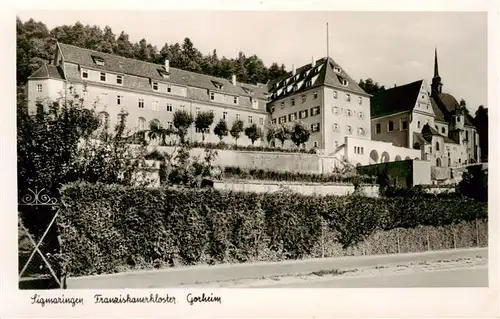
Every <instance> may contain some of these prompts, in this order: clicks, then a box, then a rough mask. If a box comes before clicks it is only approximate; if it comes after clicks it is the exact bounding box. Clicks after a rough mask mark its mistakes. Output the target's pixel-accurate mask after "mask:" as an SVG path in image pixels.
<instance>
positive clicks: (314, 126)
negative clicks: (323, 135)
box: [311, 123, 319, 132]
mask: <svg viewBox="0 0 500 319" xmlns="http://www.w3.org/2000/svg"><path fill="white" fill-rule="evenodd" d="M318 131H319V123H315V124H311V132H318Z"/></svg>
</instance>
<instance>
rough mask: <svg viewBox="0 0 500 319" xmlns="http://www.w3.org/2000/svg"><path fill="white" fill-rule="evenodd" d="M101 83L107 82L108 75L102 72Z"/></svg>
mask: <svg viewBox="0 0 500 319" xmlns="http://www.w3.org/2000/svg"><path fill="white" fill-rule="evenodd" d="M101 81H102V82H106V73H104V72H101Z"/></svg>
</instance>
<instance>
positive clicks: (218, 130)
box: [214, 119, 229, 142]
mask: <svg viewBox="0 0 500 319" xmlns="http://www.w3.org/2000/svg"><path fill="white" fill-rule="evenodd" d="M228 133H229V129H228V127H227V123H226V121H225V120H224V119H220V121H219V123H217V125H216V126H215V127H214V134H215V135H217V136H218V137H219V140H220V141H221V142H222V139H223V138H224V136H227V135H228Z"/></svg>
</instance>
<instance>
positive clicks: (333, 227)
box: [58, 183, 487, 276]
mask: <svg viewBox="0 0 500 319" xmlns="http://www.w3.org/2000/svg"><path fill="white" fill-rule="evenodd" d="M486 218H487V206H486V204H485V203H481V202H477V201H473V200H467V199H460V200H443V199H437V198H428V197H425V198H410V199H408V198H398V197H395V198H381V199H376V198H368V197H358V196H322V197H319V196H305V195H299V194H293V193H286V192H283V193H268V194H255V193H238V192H228V191H222V192H221V191H216V190H213V189H205V190H200V189H180V188H179V189H175V188H161V189H147V188H139V187H126V186H119V185H103V184H87V183H75V184H70V185H66V186H65V187H63V189H62V205H61V210H60V215H59V219H58V226H59V227H60V230H61V238H62V243H63V244H62V246H63V247H62V250H63V255H64V257H63V258H62V260H64V262H65V267H66V271H67V272H68V273H69V274H70V275H72V276H75V275H91V274H101V273H113V272H120V271H125V270H128V269H133V268H149V267H150V265H152V264H154V265H155V266H157V267H164V266H176V265H179V264H181V265H194V264H215V263H227V262H247V261H256V260H283V259H299V258H305V257H308V256H311V254H312V250H313V248H314V247H315V245H316V244H317V242H319V241H320V237H321V236H322V231H323V229H324V228H325V227H326V228H327V229H328V230H329V231H330V232H331V233H332V234H334V235H333V238H334V240H335V241H336V242H337V243H339V244H341V245H342V246H343V247H344V248H345V247H354V246H356V244H357V243H359V242H360V241H362V240H363V239H364V238H366V237H367V236H369V235H371V234H372V233H373V232H374V231H376V230H389V229H393V228H396V227H403V228H412V227H416V226H418V225H431V226H440V225H448V224H452V223H458V222H461V221H471V220H477V219H486Z"/></svg>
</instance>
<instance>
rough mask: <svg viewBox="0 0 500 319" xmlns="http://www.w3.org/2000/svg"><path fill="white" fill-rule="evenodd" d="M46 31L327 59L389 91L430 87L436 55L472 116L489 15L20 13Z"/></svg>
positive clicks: (298, 62)
mask: <svg viewBox="0 0 500 319" xmlns="http://www.w3.org/2000/svg"><path fill="white" fill-rule="evenodd" d="M17 15H18V17H19V18H20V19H21V20H22V21H26V20H28V19H29V18H33V19H35V20H38V21H42V22H43V23H45V24H46V25H47V27H48V28H49V29H51V28H53V27H55V26H59V25H62V24H70V25H71V24H74V23H75V22H77V21H80V22H81V23H83V24H90V25H98V26H100V27H101V28H104V27H105V26H106V25H109V26H110V27H111V28H112V30H113V32H114V33H115V35H118V34H119V33H120V32H121V31H122V30H123V31H125V32H126V33H127V34H129V36H130V41H132V42H138V41H139V40H141V39H142V38H145V39H146V40H147V41H148V42H150V43H152V44H153V45H156V46H157V47H158V49H160V48H161V47H162V46H163V45H164V44H165V42H167V43H169V44H173V43H175V42H179V43H182V41H183V39H184V38H185V37H189V38H190V39H191V40H192V41H193V43H194V45H195V47H196V48H198V49H199V50H200V51H201V52H202V53H203V54H208V53H210V52H212V51H213V49H217V54H218V56H219V58H221V57H222V56H226V57H236V56H237V55H238V52H239V51H242V52H243V53H245V55H246V56H250V55H252V54H256V55H257V56H258V57H260V58H261V59H262V60H263V61H264V64H265V65H266V66H270V65H271V63H273V62H278V63H279V64H281V63H283V64H285V66H286V68H287V70H291V69H292V65H295V67H300V66H302V65H304V64H307V63H310V61H311V59H312V58H313V57H314V58H315V59H319V58H321V57H324V56H326V55H327V45H326V43H327V31H326V30H327V27H326V24H327V23H328V26H329V27H328V30H329V32H328V34H329V36H328V39H329V55H330V57H332V58H333V59H334V60H335V61H336V62H337V63H339V64H340V66H341V67H342V68H343V69H344V70H345V71H346V72H347V73H348V74H349V75H350V76H351V77H352V78H354V79H355V80H356V81H359V79H361V78H363V79H366V78H372V79H373V80H374V81H376V82H379V83H380V84H383V85H385V86H386V87H392V86H394V84H397V85H403V84H406V83H410V82H413V81H417V80H420V79H424V80H426V81H427V83H428V84H429V85H430V83H431V79H432V76H433V68H434V49H435V48H436V49H437V52H438V59H439V73H440V76H441V78H442V82H443V91H444V92H446V93H450V94H453V95H454V96H455V98H456V99H457V100H460V99H462V98H463V99H464V100H465V101H466V102H467V106H468V108H469V109H470V110H471V111H472V112H474V111H475V110H476V109H477V107H478V106H479V105H484V106H487V99H488V97H487V87H488V85H487V84H488V83H487V80H488V68H487V52H488V45H487V29H488V27H487V14H486V13H481V12H411V11H410V12H408V11H407V12H360V11H352V12H348V11H311V12H307V11H273V12H270V11H166V10H156V11H126V10H124V11H102V10H100V11H85V10H78V11H62V12H61V11H41V10H37V11H18V13H17Z"/></svg>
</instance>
